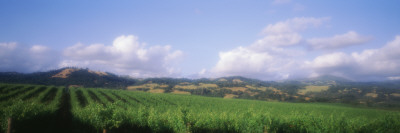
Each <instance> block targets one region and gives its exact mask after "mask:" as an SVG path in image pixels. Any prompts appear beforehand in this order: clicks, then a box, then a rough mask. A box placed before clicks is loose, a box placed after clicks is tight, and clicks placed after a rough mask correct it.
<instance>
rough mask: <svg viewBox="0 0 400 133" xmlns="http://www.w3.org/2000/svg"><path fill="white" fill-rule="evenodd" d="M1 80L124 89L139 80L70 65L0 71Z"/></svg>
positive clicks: (5, 81) (6, 81)
mask: <svg viewBox="0 0 400 133" xmlns="http://www.w3.org/2000/svg"><path fill="white" fill-rule="evenodd" d="M0 82H3V83H24V84H40V85H56V86H81V87H101V88H120V89H123V88H125V87H126V86H127V85H132V84H135V83H136V82H137V80H136V79H132V78H127V77H121V76H117V75H115V74H112V73H108V72H97V71H91V70H89V69H81V68H71V67H69V68H62V69H58V70H52V71H48V72H36V73H29V74H24V73H16V72H2V73H0Z"/></svg>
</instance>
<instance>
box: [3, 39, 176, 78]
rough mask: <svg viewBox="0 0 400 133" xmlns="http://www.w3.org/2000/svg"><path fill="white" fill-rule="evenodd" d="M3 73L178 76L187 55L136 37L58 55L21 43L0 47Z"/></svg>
mask: <svg viewBox="0 0 400 133" xmlns="http://www.w3.org/2000/svg"><path fill="white" fill-rule="evenodd" d="M0 49H1V51H0V59H1V60H0V63H1V64H2V65H0V70H1V71H19V72H34V71H44V70H49V69H56V68H61V67H67V66H77V67H87V68H91V69H95V70H102V71H108V72H114V73H117V74H122V75H130V76H134V77H160V76H174V75H177V74H179V70H178V69H177V68H176V67H174V66H175V65H176V63H177V62H179V60H180V58H181V57H182V55H183V52H182V51H180V50H172V48H171V46H169V45H165V46H160V45H156V46H146V44H145V43H140V42H139V41H138V37H136V36H134V35H127V36H125V35H123V36H119V37H117V38H116V39H115V40H114V41H113V43H112V44H111V45H104V44H90V45H84V44H81V43H78V44H75V45H73V46H70V47H68V48H66V49H64V50H63V51H62V52H61V53H56V52H54V51H52V50H51V49H49V48H47V47H45V46H40V45H34V46H32V47H30V48H26V47H24V46H20V45H18V44H17V43H13V42H11V43H1V44H0Z"/></svg>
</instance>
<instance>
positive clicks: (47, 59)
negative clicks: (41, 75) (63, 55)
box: [0, 42, 59, 72]
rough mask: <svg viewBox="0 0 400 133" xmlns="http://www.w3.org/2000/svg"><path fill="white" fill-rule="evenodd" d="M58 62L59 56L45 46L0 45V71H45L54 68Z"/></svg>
mask: <svg viewBox="0 0 400 133" xmlns="http://www.w3.org/2000/svg"><path fill="white" fill-rule="evenodd" d="M58 61H59V55H58V54H57V53H56V52H54V51H52V50H50V49H49V48H47V47H46V46H41V45H34V46H32V47H27V46H23V45H18V44H17V43H15V42H10V43H0V71H18V72H34V71H45V70H49V69H53V68H55V67H56V66H57V63H58Z"/></svg>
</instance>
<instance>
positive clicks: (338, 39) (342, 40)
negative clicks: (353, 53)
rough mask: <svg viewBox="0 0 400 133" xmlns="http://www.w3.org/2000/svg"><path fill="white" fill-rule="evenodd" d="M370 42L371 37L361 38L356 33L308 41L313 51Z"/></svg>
mask: <svg viewBox="0 0 400 133" xmlns="http://www.w3.org/2000/svg"><path fill="white" fill-rule="evenodd" d="M370 40H371V37H366V36H361V35H359V34H358V33H357V32H355V31H348V32H347V33H344V34H340V35H335V36H333V37H327V38H312V39H308V40H307V42H308V43H309V44H310V46H311V47H312V48H313V49H337V48H343V47H347V46H352V45H359V44H363V43H366V42H368V41H370Z"/></svg>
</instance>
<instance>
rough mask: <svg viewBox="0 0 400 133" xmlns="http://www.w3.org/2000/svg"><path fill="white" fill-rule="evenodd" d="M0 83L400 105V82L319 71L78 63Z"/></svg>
mask: <svg viewBox="0 0 400 133" xmlns="http://www.w3.org/2000/svg"><path fill="white" fill-rule="evenodd" d="M0 83H23V84H39V85H55V86H66V87H86V88H110V89H126V90H130V91H144V92H150V93H175V94H185V95H202V96H209V97H221V98H239V99H253V100H263V101H286V102H330V103H347V104H352V105H362V106H375V107H400V82H398V81H391V82H354V81H351V80H347V79H344V78H339V77H334V76H330V75H324V76H321V77H317V78H310V79H301V80H288V81H281V82H275V81H262V80H258V79H251V78H246V77H241V76H232V77H220V78H213V79H211V78H201V79H186V78H146V79H136V78H130V77H126V76H118V75H116V74H112V73H108V72H98V71H92V70H89V69H82V68H74V67H69V68H62V69H58V70H52V71H48V72H36V73H29V74H24V73H16V72H2V73H0Z"/></svg>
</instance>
